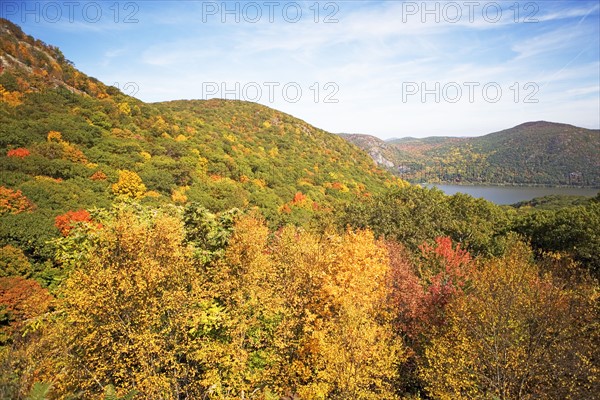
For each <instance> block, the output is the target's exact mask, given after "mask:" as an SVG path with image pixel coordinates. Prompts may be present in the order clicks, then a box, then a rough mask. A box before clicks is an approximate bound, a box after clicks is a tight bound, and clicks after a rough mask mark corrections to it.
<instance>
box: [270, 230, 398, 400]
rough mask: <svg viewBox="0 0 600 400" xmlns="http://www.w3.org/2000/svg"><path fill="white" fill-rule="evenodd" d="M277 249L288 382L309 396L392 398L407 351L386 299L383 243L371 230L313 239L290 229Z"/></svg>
mask: <svg viewBox="0 0 600 400" xmlns="http://www.w3.org/2000/svg"><path fill="white" fill-rule="evenodd" d="M273 254H274V255H275V257H276V259H277V264H278V268H279V271H280V273H279V274H278V275H279V276H280V280H279V285H280V291H281V292H283V293H284V297H285V303H286V306H287V312H288V313H289V314H288V318H287V324H289V325H288V328H287V335H288V337H287V338H286V343H285V346H286V351H285V355H286V360H287V365H286V368H285V369H284V370H283V371H282V372H283V373H284V374H285V375H286V376H288V382H287V384H288V386H289V389H290V390H291V391H292V392H295V393H297V394H299V395H300V396H301V398H307V399H325V398H330V399H350V398H351V399H387V398H394V392H393V387H392V382H393V381H394V380H395V379H396V365H397V363H398V362H400V361H402V360H403V359H404V353H403V350H402V347H401V344H400V340H399V339H398V338H397V337H396V336H395V335H394V333H393V329H392V316H391V312H390V309H389V307H388V306H387V301H386V300H387V298H388V286H387V279H388V274H389V270H388V269H389V267H388V258H387V252H386V250H385V248H384V246H383V245H382V244H381V243H378V242H376V241H375V240H374V238H373V235H372V233H371V232H368V231H361V232H352V231H348V232H347V233H346V234H344V235H343V236H339V235H335V234H330V235H326V236H324V237H322V238H316V237H314V236H313V235H311V234H309V233H305V232H302V231H297V230H295V229H294V228H287V229H285V230H284V231H283V232H282V233H281V234H280V238H279V241H278V243H277V244H276V246H275V248H274V249H273ZM284 379H285V378H284Z"/></svg>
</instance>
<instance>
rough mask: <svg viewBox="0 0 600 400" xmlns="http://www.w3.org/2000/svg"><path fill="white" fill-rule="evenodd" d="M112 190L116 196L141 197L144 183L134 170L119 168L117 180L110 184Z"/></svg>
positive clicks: (144, 189)
mask: <svg viewBox="0 0 600 400" xmlns="http://www.w3.org/2000/svg"><path fill="white" fill-rule="evenodd" d="M112 191H113V193H114V194H115V195H116V196H117V197H122V198H129V199H141V198H142V197H144V194H145V193H146V185H144V182H142V179H141V178H140V177H139V175H138V174H136V173H135V172H133V171H128V170H119V181H118V182H117V183H115V184H113V185H112Z"/></svg>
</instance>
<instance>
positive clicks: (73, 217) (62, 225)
mask: <svg viewBox="0 0 600 400" xmlns="http://www.w3.org/2000/svg"><path fill="white" fill-rule="evenodd" d="M91 221H92V217H91V216H90V213H89V212H88V211H86V210H78V211H67V212H66V213H64V214H61V215H58V216H57V217H56V218H55V219H54V226H56V227H57V228H58V230H59V231H60V233H61V234H62V235H63V236H67V235H68V234H69V232H70V231H71V229H73V227H74V225H75V224H76V223H81V222H84V223H85V222H91Z"/></svg>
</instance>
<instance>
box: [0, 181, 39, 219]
mask: <svg viewBox="0 0 600 400" xmlns="http://www.w3.org/2000/svg"><path fill="white" fill-rule="evenodd" d="M34 208H35V206H34V205H33V203H32V202H31V201H29V199H28V198H27V197H25V195H23V193H22V192H21V191H20V190H12V189H9V188H7V187H4V186H0V215H2V214H5V213H13V214H18V213H22V212H26V211H32V210H33V209H34Z"/></svg>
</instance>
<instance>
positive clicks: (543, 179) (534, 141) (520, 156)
mask: <svg viewBox="0 0 600 400" xmlns="http://www.w3.org/2000/svg"><path fill="white" fill-rule="evenodd" d="M341 136H342V137H343V138H344V139H346V140H348V141H349V142H351V143H353V144H355V145H357V146H358V147H360V148H362V149H363V150H365V151H366V152H367V153H369V155H371V157H372V158H373V159H374V160H375V162H376V163H377V164H378V165H380V166H382V167H385V168H388V169H389V170H391V171H392V172H394V173H395V174H398V175H400V176H401V177H403V178H404V179H407V180H409V181H428V182H457V183H474V184H477V183H480V184H523V185H528V184H529V185H575V186H592V187H598V186H600V156H599V154H600V130H593V129H586V128H580V127H576V126H573V125H568V124H562V123H555V122H547V121H532V122H526V123H523V124H520V125H517V126H515V127H513V128H510V129H505V130H502V131H498V132H493V133H489V134H487V135H484V136H478V137H428V138H422V139H421V138H399V139H391V140H388V141H383V140H381V139H378V138H376V137H374V136H369V135H357V134H343V135H341ZM382 161H383V162H382Z"/></svg>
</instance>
